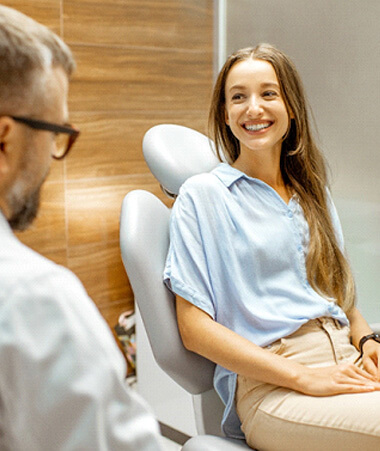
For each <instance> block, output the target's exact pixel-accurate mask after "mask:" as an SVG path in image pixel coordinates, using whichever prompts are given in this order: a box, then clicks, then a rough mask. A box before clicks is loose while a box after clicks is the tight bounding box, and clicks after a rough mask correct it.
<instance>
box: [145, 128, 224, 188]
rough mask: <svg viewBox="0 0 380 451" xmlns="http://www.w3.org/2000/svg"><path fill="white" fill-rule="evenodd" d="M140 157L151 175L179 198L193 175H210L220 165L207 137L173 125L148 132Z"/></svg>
mask: <svg viewBox="0 0 380 451" xmlns="http://www.w3.org/2000/svg"><path fill="white" fill-rule="evenodd" d="M143 154H144V158H145V161H146V162H147V165H148V166H149V169H150V170H151V171H152V174H153V175H154V176H155V177H156V179H157V180H158V181H159V183H160V184H161V186H162V187H163V188H165V190H166V191H168V192H169V193H172V194H178V191H179V188H180V187H181V185H182V183H183V182H184V181H185V180H187V179H188V178H189V177H191V176H192V175H195V174H200V173H202V172H209V171H211V170H212V169H214V167H215V166H216V165H217V164H218V163H219V160H218V158H217V157H216V153H215V151H214V144H213V142H212V141H211V140H210V139H209V138H207V136H205V135H203V134H202V133H199V132H197V131H196V130H192V129H191V128H188V127H184V126H182V125H174V124H160V125H156V126H155V127H152V128H151V129H149V130H148V131H147V132H146V134H145V136H144V139H143Z"/></svg>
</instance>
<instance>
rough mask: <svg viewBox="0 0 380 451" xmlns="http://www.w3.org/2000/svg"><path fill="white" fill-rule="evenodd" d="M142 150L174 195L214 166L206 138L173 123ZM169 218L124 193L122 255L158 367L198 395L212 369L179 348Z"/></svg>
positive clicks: (140, 194) (146, 197)
mask: <svg viewBox="0 0 380 451" xmlns="http://www.w3.org/2000/svg"><path fill="white" fill-rule="evenodd" d="M143 151H144V156H145V159H146V161H147V164H148V166H149V168H150V169H151V170H152V172H153V174H154V175H155V176H156V177H157V179H158V181H159V182H160V184H161V185H162V186H163V187H164V188H165V189H166V190H167V191H169V192H171V193H174V194H176V193H178V190H179V187H180V186H181V185H182V183H183V182H184V181H185V180H186V179H187V178H188V177H189V176H191V175H194V174H197V173H200V172H206V171H210V170H211V169H213V168H214V167H215V166H216V165H217V164H218V163H219V160H218V159H217V158H216V156H215V154H214V153H213V152H212V148H211V146H210V141H209V139H208V138H207V137H206V136H204V135H202V134H201V133H199V132H196V131H195V130H191V129H188V128H186V127H182V126H178V125H171V124H164V125H161V126H155V127H153V128H152V129H150V130H149V131H148V132H147V133H146V135H145V137H144V141H143ZM197 167H198V169H197ZM169 217H170V210H169V209H168V208H167V207H166V206H165V205H164V204H163V203H162V202H161V201H160V200H159V199H158V198H157V197H156V196H154V195H153V194H151V193H149V192H147V191H142V190H136V191H131V192H130V193H128V194H127V195H126V197H125V198H124V201H123V204H122V209H121V218H120V246H121V254H122V259H123V263H124V266H125V269H126V272H127V274H128V277H129V280H130V283H131V286H132V290H133V292H134V296H135V301H136V302H137V304H138V306H139V309H140V313H141V317H142V320H143V323H144V325H145V329H146V332H147V335H148V339H149V342H150V345H151V347H152V351H153V355H154V357H155V359H156V361H157V363H158V365H159V366H160V367H161V368H162V369H163V370H164V371H165V372H166V373H167V374H168V375H169V376H170V377H172V378H173V379H174V380H175V381H176V382H177V383H178V384H179V385H181V386H182V387H183V388H184V389H185V390H187V391H188V392H190V393H192V394H200V393H204V392H206V391H208V390H210V389H212V380H213V373H214V368H215V365H214V364H213V363H212V362H210V361H209V360H206V359H204V358H202V357H200V356H198V355H196V354H194V353H192V352H189V351H187V350H186V349H185V348H184V346H183V344H182V340H181V337H180V335H179V332H178V327H177V320H176V313H175V302H174V296H173V294H172V293H171V292H170V291H169V290H168V289H167V288H166V287H165V285H164V284H163V281H162V275H163V270H164V266H165V260H166V255H167V252H168V247H169Z"/></svg>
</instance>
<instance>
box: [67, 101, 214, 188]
mask: <svg viewBox="0 0 380 451" xmlns="http://www.w3.org/2000/svg"><path fill="white" fill-rule="evenodd" d="M71 119H72V121H73V122H74V123H75V124H76V125H77V126H78V127H79V128H80V130H81V136H80V138H79V139H78V141H77V143H76V144H75V147H74V148H73V150H72V152H71V154H70V155H69V156H68V157H67V159H66V174H67V180H70V181H71V180H79V179H87V178H97V177H116V176H123V175H132V174H146V173H148V172H149V169H148V167H147V165H146V163H145V161H144V159H143V157H142V140H143V136H144V134H145V133H146V132H147V131H148V130H149V129H150V128H151V127H153V126H154V125H157V124H165V123H169V124H179V125H186V126H187V127H190V128H194V129H196V130H198V131H200V132H201V133H206V122H207V112H206V111H204V110H201V111H180V112H178V113H177V112H173V111H168V112H165V111H154V112H150V113H149V114H147V112H146V111H137V112H136V111H134V112H128V111H120V112H114V111H107V112H100V113H88V112H78V113H72V114H71Z"/></svg>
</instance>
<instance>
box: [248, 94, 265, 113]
mask: <svg viewBox="0 0 380 451" xmlns="http://www.w3.org/2000/svg"><path fill="white" fill-rule="evenodd" d="M262 112H263V108H262V105H261V102H260V100H259V99H257V98H256V97H253V96H252V97H250V99H249V102H248V108H247V113H248V114H250V115H252V116H258V115H260V114H262Z"/></svg>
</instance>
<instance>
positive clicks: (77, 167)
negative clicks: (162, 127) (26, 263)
mask: <svg viewBox="0 0 380 451" xmlns="http://www.w3.org/2000/svg"><path fill="white" fill-rule="evenodd" d="M2 3H3V4H5V5H8V6H12V7H14V8H16V9H19V10H20V11H22V12H24V13H26V14H28V15H30V16H31V17H33V18H34V19H36V20H38V21H39V22H42V23H44V24H45V25H47V26H49V27H50V28H52V29H53V31H55V32H56V33H57V34H60V35H62V36H64V38H65V40H66V42H67V43H68V44H69V45H70V47H71V49H72V51H73V53H74V56H75V58H76V61H77V71H76V73H75V75H74V77H73V80H72V82H71V86H70V93H69V110H70V118H71V121H72V122H73V123H75V124H76V125H78V126H79V128H80V129H81V136H80V137H79V140H78V142H77V143H76V144H75V146H74V148H73V149H72V151H71V152H70V154H69V155H68V157H67V158H66V159H65V160H64V161H62V162H53V165H52V169H51V173H50V175H49V178H48V181H47V182H46V184H45V186H44V188H43V192H42V204H41V210H40V215H39V217H38V219H37V221H36V222H35V224H34V225H33V226H32V228H31V229H30V230H28V231H26V232H23V233H20V234H18V235H19V236H20V239H21V240H22V241H23V242H25V243H26V244H27V245H29V246H31V247H32V248H33V249H35V250H37V251H38V252H40V253H42V254H43V255H45V256H47V257H48V258H51V259H52V260H54V261H56V262H58V263H61V264H63V265H65V266H68V267H69V268H70V269H71V270H73V271H74V272H75V273H76V274H77V275H78V277H79V278H80V280H81V281H82V282H83V284H84V286H85V288H86V289H87V291H88V293H89V295H90V296H91V297H92V299H93V300H94V301H95V303H96V305H97V307H98V308H99V310H100V312H101V313H102V315H103V316H104V317H105V318H106V320H107V321H108V324H109V325H110V327H111V328H113V326H114V325H115V324H116V321H117V319H118V317H119V315H120V314H121V313H122V312H123V311H125V310H129V309H131V308H133V293H132V290H131V287H130V285H129V282H128V278H127V275H126V273H125V271H124V267H123V265H122V262H121V256H120V248H119V215H120V208H121V202H122V199H123V198H124V196H125V195H126V194H127V193H128V192H129V191H131V190H133V189H146V190H148V191H151V192H153V193H154V194H156V195H158V196H159V198H160V199H162V200H163V201H164V202H165V203H166V204H167V205H170V204H171V201H170V200H169V199H167V198H166V197H165V196H164V195H163V194H162V193H161V191H160V188H159V185H158V183H157V182H156V181H155V179H154V178H153V176H152V175H151V174H150V173H149V170H148V168H147V166H146V163H145V162H144V159H143V155H142V149H141V143H142V139H143V136H144V133H145V132H146V131H147V130H148V129H149V128H150V127H152V126H153V125H156V124H159V123H175V124H182V125H186V126H189V127H191V128H194V129H196V130H199V131H201V132H203V133H205V132H206V125H207V112H208V104H209V99H210V94H211V89H212V39H213V30H212V21H213V18H212V16H213V1H212V0H192V1H191V2H189V1H188V0H165V1H163V0H162V1H161V0H113V1H112V2H107V1H106V2H105V1H104V0H33V2H32V1H30V0H6V1H5V2H4V1H3V2H2Z"/></svg>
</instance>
